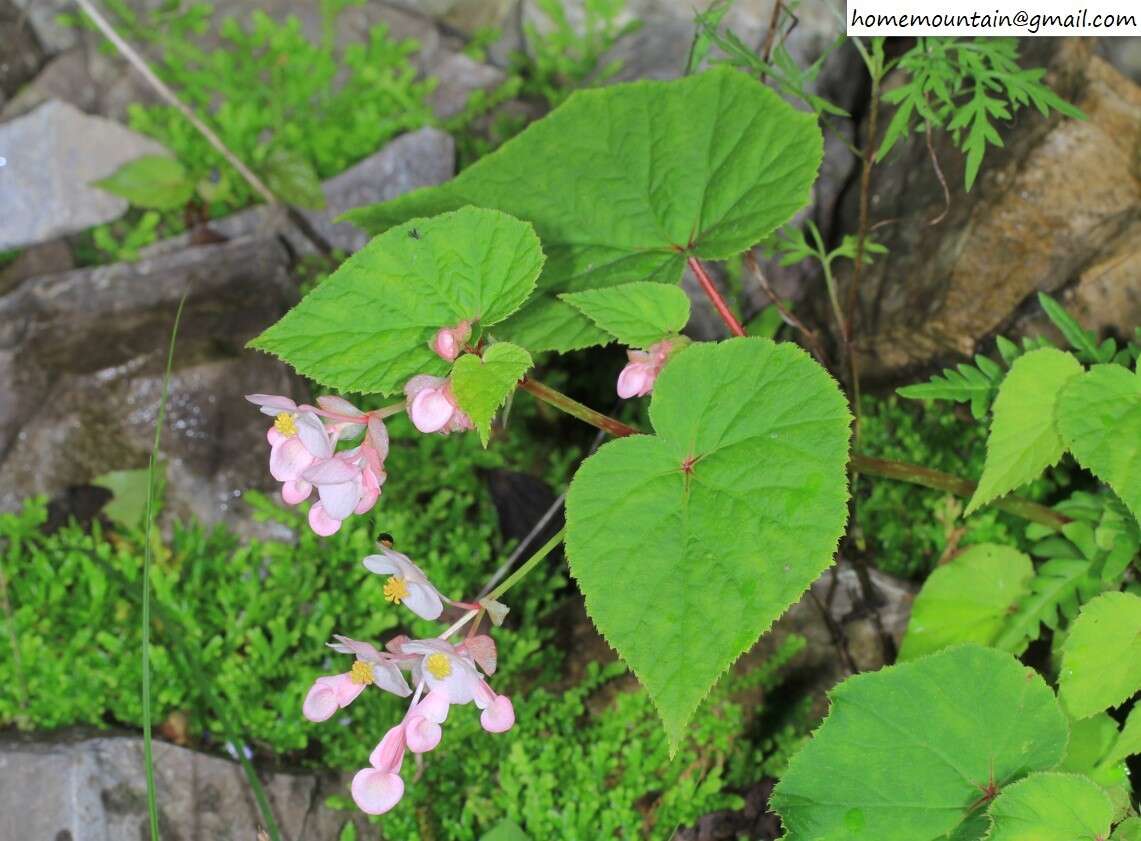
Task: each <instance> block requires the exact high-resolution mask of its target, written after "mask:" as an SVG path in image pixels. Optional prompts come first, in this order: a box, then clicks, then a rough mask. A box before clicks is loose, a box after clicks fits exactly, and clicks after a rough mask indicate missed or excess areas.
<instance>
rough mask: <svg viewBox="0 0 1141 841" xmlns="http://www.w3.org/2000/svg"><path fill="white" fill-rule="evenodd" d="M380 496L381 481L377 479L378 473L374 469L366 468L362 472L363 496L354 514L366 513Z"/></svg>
mask: <svg viewBox="0 0 1141 841" xmlns="http://www.w3.org/2000/svg"><path fill="white" fill-rule="evenodd" d="M379 497H380V482H378V481H377V479H376V474H375V473H373V472H372V470H365V472H364V473H363V474H361V497H360V501H359V502H358V503H357V507H356V508H354V509H353V513H354V514H366V513H368V511H369V510H371V509H372V507H373V506H374V505H376V501H377V499H378V498H379Z"/></svg>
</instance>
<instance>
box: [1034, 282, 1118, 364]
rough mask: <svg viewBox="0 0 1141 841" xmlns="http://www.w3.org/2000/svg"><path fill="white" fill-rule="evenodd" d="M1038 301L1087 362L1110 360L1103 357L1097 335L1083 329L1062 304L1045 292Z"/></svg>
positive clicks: (1039, 296)
mask: <svg viewBox="0 0 1141 841" xmlns="http://www.w3.org/2000/svg"><path fill="white" fill-rule="evenodd" d="M1038 303H1039V305H1041V307H1042V310H1043V312H1045V313H1046V317H1047V318H1049V319H1050V321H1052V322H1054V326H1055V327H1057V328H1058V330H1059V332H1061V334H1062V335H1063V336H1065V338H1066V341H1067V342H1069V343H1070V347H1072V348H1073V349H1074V350H1075V351H1077V352H1078V356H1079V357H1081V358H1082V359H1084V360H1085V361H1086V362H1108V361H1109V359H1105V358H1103V354H1102V353H1101V352H1100V351H1099V350H1098V346H1097V337H1096V336H1094V334H1093V333H1092V332H1090V331H1089V330H1085V329H1083V328H1082V326H1081V325H1080V324H1078V322H1077V321H1076V320H1075V319H1074V317H1073V316H1072V315H1070V314H1069V313H1068V312H1066V311H1065V310H1064V309H1063V308H1062V305H1061V304H1059V303H1058V302H1057V301H1055V300H1054V299H1053V298H1051V297H1050V296H1049V295H1047V294H1046V293H1045V292H1039V293H1038ZM1109 356H1110V358H1112V357H1113V354H1112V353H1110V355H1109Z"/></svg>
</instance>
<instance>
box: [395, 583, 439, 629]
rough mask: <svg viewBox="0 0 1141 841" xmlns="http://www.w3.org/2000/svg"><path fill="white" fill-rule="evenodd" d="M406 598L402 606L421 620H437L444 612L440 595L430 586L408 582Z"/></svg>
mask: <svg viewBox="0 0 1141 841" xmlns="http://www.w3.org/2000/svg"><path fill="white" fill-rule="evenodd" d="M407 584H408V598H406V599H404V604H405V605H406V606H407V607H408V609H409V610H411V611H412V612H413V613H415V614H416V615H417V616H419V617H420V618H421V619H429V620H430V619H438V618H439V617H440V614H441V613H443V612H444V603H443V602H442V601H441V600H440V594H439V593H437V592H436V588H435V587H433V586H432V585H431V584H420V583H418V582H414V581H408V582H407Z"/></svg>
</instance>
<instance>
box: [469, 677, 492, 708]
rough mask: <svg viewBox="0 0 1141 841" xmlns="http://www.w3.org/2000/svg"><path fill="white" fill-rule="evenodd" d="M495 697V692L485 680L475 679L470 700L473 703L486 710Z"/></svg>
mask: <svg viewBox="0 0 1141 841" xmlns="http://www.w3.org/2000/svg"><path fill="white" fill-rule="evenodd" d="M495 698H496V694H495V692H494V691H493V690H492V688H491V687H490V686H488V685H487V681H486V680H477V681H476V682H475V685H474V686H473V691H472V700H473V701H475V705H476V706H477V707H479V708H480V709H481V710H486V709H487V708H488V707H490V706H491V705H492V703H494V701H495Z"/></svg>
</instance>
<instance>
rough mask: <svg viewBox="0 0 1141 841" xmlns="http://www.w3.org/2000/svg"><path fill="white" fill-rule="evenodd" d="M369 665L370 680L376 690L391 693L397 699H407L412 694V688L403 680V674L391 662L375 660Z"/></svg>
mask: <svg viewBox="0 0 1141 841" xmlns="http://www.w3.org/2000/svg"><path fill="white" fill-rule="evenodd" d="M371 665H372V678H373V681H374V682H375V683H376V686H377V688H378V689H383V690H384V691H385V692H391V693H392V694H393V695H396V696H397V697H399V698H407V697H408V696H409V695H411V694H412V688H411V687H410V686H409V685H408V681H407V680H405V679H404V673H403V672H401V671H400V667H399V666H397V665H396V664H395V663H393V662H392V661H391V660H377V661H373V662H372V663H371Z"/></svg>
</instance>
